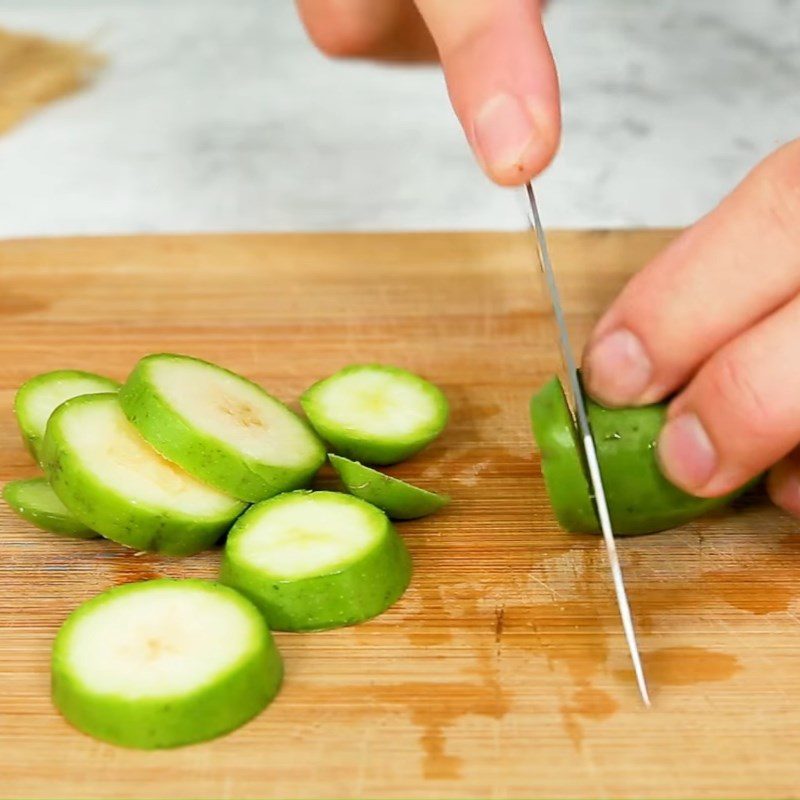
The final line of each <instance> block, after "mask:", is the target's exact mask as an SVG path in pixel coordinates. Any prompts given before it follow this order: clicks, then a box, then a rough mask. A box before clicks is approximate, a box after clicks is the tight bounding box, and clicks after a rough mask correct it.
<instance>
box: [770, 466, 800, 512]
mask: <svg viewBox="0 0 800 800" xmlns="http://www.w3.org/2000/svg"><path fill="white" fill-rule="evenodd" d="M795 462H796V459H795V460H793V459H791V458H785V459H784V460H783V461H780V462H778V463H777V464H776V465H775V466H774V467H773V468H772V469H771V470H770V471H769V475H767V493H768V494H769V497H770V499H771V500H772V502H773V503H774V504H775V505H776V506H778V508H782V509H783V510H784V511H786V512H787V513H789V514H791V515H792V516H794V517H800V469H799V468H798V466H797V464H796V463H795Z"/></svg>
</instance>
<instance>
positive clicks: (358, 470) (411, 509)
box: [328, 453, 450, 519]
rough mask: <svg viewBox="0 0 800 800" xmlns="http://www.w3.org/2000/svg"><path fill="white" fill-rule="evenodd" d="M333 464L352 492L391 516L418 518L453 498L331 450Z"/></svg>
mask: <svg viewBox="0 0 800 800" xmlns="http://www.w3.org/2000/svg"><path fill="white" fill-rule="evenodd" d="M328 459H329V460H330V462H331V466H332V467H333V468H334V469H335V470H336V471H337V472H338V473H339V477H340V478H341V479H342V483H343V484H344V485H345V488H346V489H347V491H348V492H350V494H352V495H355V497H360V498H361V499H362V500H366V501H367V502H368V503H372V505H374V506H377V507H378V508H380V509H381V510H382V511H385V512H386V513H387V514H388V515H389V516H390V517H391V518H392V519H418V518H419V517H425V516H427V515H428V514H433V513H434V511H438V510H439V509H440V508H444V506H446V505H447V504H448V503H449V502H450V498H449V497H445V496H444V495H441V494H435V493H434V492H429V491H427V490H425V489H420V488H419V487H417V486H412V485H411V484H410V483H406V482H405V481H401V480H399V479H398V478H392V477H391V476H389V475H384V474H383V473H382V472H378V471H377V470H375V469H372V468H371V467H365V466H364V465H363V464H359V463H358V462H357V461H351V460H350V459H349V458H343V457H342V456H337V455H334V454H333V453H331V454H330V455H329V456H328Z"/></svg>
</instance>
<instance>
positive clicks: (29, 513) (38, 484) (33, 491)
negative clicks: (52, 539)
mask: <svg viewBox="0 0 800 800" xmlns="http://www.w3.org/2000/svg"><path fill="white" fill-rule="evenodd" d="M3 499H4V500H5V501H6V503H8V504H9V505H10V506H11V508H13V509H14V511H16V512H17V514H19V516H20V517H22V518H23V519H25V520H27V521H28V522H30V523H31V524H32V525H35V526H36V527H37V528H40V529H41V530H43V531H48V532H49V533H56V534H58V535H59V536H69V537H70V538H73V539H96V538H97V537H98V534H97V533H95V532H94V531H93V530H90V529H89V528H87V527H86V526H85V525H84V524H82V523H81V522H79V521H78V520H77V519H75V517H74V516H73V515H72V514H70V512H69V509H68V508H67V507H66V506H65V505H64V504H63V503H62V502H61V501H60V500H59V499H58V496H57V495H56V493H55V492H54V491H53V489H52V487H51V486H50V484H49V483H48V482H47V479H46V478H31V479H30V480H25V481H11V482H10V483H7V484H6V485H5V487H4V489H3Z"/></svg>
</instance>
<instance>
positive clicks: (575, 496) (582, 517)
mask: <svg viewBox="0 0 800 800" xmlns="http://www.w3.org/2000/svg"><path fill="white" fill-rule="evenodd" d="M530 413H531V424H532V427H533V436H534V438H535V439H536V444H537V445H538V446H539V453H540V454H541V469H542V476H543V477H544V482H545V485H546V486H547V493H548V494H549V495H550V503H551V505H552V506H553V511H554V513H555V515H556V519H557V520H558V522H559V524H560V525H561V526H562V527H563V528H565V529H566V530H568V531H573V532H575V533H595V532H597V531H599V530H600V527H599V526H600V523H599V522H598V521H597V514H596V513H595V510H594V504H593V503H592V497H591V493H590V491H589V480H588V478H587V476H586V468H585V466H584V464H583V458H582V455H581V453H582V451H581V448H580V446H579V444H578V435H577V431H576V429H575V421H574V419H573V417H572V412H571V411H570V408H569V405H568V404H567V398H566V397H565V396H564V389H563V388H562V386H561V381H559V379H558V378H553V379H552V380H549V381H548V382H547V383H546V384H545V385H544V386H543V387H542V388H541V389H540V390H539V391H538V392H537V393H536V394H535V395H534V396H533V397H532V398H531V405H530Z"/></svg>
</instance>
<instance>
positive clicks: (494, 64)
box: [296, 0, 561, 186]
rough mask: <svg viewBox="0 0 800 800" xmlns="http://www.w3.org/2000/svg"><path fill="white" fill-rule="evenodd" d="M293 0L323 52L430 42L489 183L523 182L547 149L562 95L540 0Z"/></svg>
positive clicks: (402, 53) (382, 50)
mask: <svg viewBox="0 0 800 800" xmlns="http://www.w3.org/2000/svg"><path fill="white" fill-rule="evenodd" d="M296 2H297V6H298V9H299V11H300V16H301V18H302V20H303V23H304V24H305V26H306V29H307V31H308V33H309V35H310V36H311V39H312V40H313V41H314V43H315V44H316V45H317V47H319V48H320V50H322V51H323V52H325V53H327V54H328V55H332V56H337V57H353V56H362V57H369V58H380V59H387V60H423V59H425V58H427V57H430V56H432V55H434V54H435V53H436V52H437V51H438V55H439V58H440V60H441V62H442V67H443V68H444V73H445V78H446V80H447V86H448V90H449V93H450V100H451V102H452V104H453V108H454V109H455V111H456V114H457V115H458V118H459V119H460V121H461V125H462V126H463V128H464V132H465V134H466V136H467V139H468V140H469V142H470V145H471V146H472V148H473V150H474V152H475V155H476V157H477V159H478V161H479V163H480V164H481V166H482V167H483V169H484V171H485V172H486V174H487V175H488V176H489V177H490V178H492V180H494V181H496V182H497V183H499V184H502V185H507V186H512V185H519V184H522V183H525V182H526V181H528V180H530V179H531V178H532V177H534V176H535V175H537V174H538V173H539V172H541V171H542V170H543V169H544V168H545V167H546V166H547V165H548V164H549V163H550V161H551V159H552V158H553V156H554V155H555V152H556V149H557V147H558V140H559V137H560V134H561V115H560V108H559V102H560V101H559V93H558V78H557V76H556V70H555V65H554V63H553V57H552V54H551V53H550V48H549V46H548V43H547V39H546V37H545V33H544V29H543V27H542V19H541V9H542V0H457V1H456V0H414V1H413V2H412V0H296Z"/></svg>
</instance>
